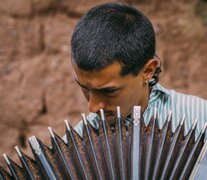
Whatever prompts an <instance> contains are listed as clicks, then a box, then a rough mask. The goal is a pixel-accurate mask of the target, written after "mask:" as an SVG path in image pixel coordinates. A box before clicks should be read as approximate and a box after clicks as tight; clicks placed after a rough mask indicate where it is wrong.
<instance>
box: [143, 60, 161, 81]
mask: <svg viewBox="0 0 207 180" xmlns="http://www.w3.org/2000/svg"><path fill="white" fill-rule="evenodd" d="M158 64H159V62H158V59H156V58H153V59H150V60H149V61H148V62H147V64H145V66H144V68H143V80H144V81H148V80H150V79H151V78H152V76H153V75H154V73H155V70H156V67H157V66H158Z"/></svg>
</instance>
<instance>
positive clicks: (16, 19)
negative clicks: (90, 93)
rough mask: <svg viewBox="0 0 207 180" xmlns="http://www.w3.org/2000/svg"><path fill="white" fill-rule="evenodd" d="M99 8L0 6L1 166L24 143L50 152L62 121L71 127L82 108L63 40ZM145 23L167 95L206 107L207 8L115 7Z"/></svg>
mask: <svg viewBox="0 0 207 180" xmlns="http://www.w3.org/2000/svg"><path fill="white" fill-rule="evenodd" d="M105 2H112V1H106V0H99V1H98V0H15V1H14V0H0V165H3V164H5V163H4V160H3V158H2V156H1V154H3V153H4V152H6V153H7V155H9V156H10V157H11V158H12V159H15V160H16V161H18V160H17V159H18V158H17V156H16V153H15V150H14V146H15V145H18V146H19V147H20V148H21V149H22V150H23V151H24V152H26V153H27V154H29V155H30V151H29V150H28V149H29V148H28V143H27V139H28V137H30V136H32V135H36V136H37V137H39V138H40V139H41V140H42V141H43V142H44V143H45V144H47V145H49V144H50V137H49V132H48V130H47V127H48V126H51V127H52V128H53V129H54V130H55V132H57V133H58V134H59V135H60V136H62V135H63V134H64V133H65V126H64V119H66V118H67V119H69V120H70V122H71V123H72V125H75V124H76V123H77V122H78V120H79V119H80V115H81V113H82V112H87V103H86V101H85V99H84V98H83V96H82V94H81V91H80V89H79V88H78V86H77V85H76V83H75V82H74V80H73V77H72V68H71V64H70V39H71V34H72V32H73V29H74V26H75V24H76V23H77V21H78V19H79V18H80V17H81V16H82V15H83V14H84V13H85V12H86V11H87V10H88V9H90V8H91V7H93V6H95V5H97V4H101V3H105ZM119 2H125V3H128V4H130V5H132V6H134V7H137V8H139V9H140V10H141V11H143V12H144V14H145V15H147V16H148V17H149V18H150V19H151V21H152V23H153V26H154V29H155V31H156V36H157V53H158V55H159V56H160V58H161V61H162V70H163V72H162V73H161V76H160V82H161V84H162V85H164V86H165V87H167V88H173V89H175V90H177V91H180V92H184V93H190V94H193V95H197V96H200V97H202V98H204V99H207V85H206V83H207V80H206V78H207V71H206V68H207V0H169V1H165V0H128V1H126V0H125V1H119Z"/></svg>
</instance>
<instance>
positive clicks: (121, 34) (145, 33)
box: [71, 3, 155, 75]
mask: <svg viewBox="0 0 207 180" xmlns="http://www.w3.org/2000/svg"><path fill="white" fill-rule="evenodd" d="M71 48H72V59H73V61H74V62H75V63H76V64H77V66H78V68H80V69H82V70H88V71H91V70H97V71H98V70H101V69H103V68H104V67H106V66H108V65H110V64H112V63H113V62H115V61H118V62H119V63H120V64H121V65H122V71H121V75H126V74H129V73H132V74H133V75H137V74H138V73H139V71H140V70H141V69H142V68H143V67H144V65H145V64H146V63H147V62H148V60H149V59H151V58H153V57H154V55H155V32H154V30H153V26H152V23H151V22H150V21H149V19H148V18H147V17H146V16H145V15H144V14H143V13H142V12H141V11H139V10H137V9H135V8H133V7H130V6H127V5H124V4H120V3H107V4H103V5H99V6H96V7H94V8H92V9H91V10H89V11H88V12H87V13H86V14H85V15H84V16H83V17H82V18H81V19H80V21H79V22H78V23H77V25H76V27H75V30H74V33H73V35H72V39H71Z"/></svg>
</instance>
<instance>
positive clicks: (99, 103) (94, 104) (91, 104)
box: [88, 92, 105, 113]
mask: <svg viewBox="0 0 207 180" xmlns="http://www.w3.org/2000/svg"><path fill="white" fill-rule="evenodd" d="M104 107H105V102H104V100H103V98H101V95H99V94H98V93H95V92H90V96H89V101H88V108H89V111H90V112H93V113H96V112H98V111H99V110H100V109H104Z"/></svg>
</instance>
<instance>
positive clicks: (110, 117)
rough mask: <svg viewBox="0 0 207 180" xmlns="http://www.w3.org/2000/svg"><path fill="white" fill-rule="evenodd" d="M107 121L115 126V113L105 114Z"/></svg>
mask: <svg viewBox="0 0 207 180" xmlns="http://www.w3.org/2000/svg"><path fill="white" fill-rule="evenodd" d="M105 119H106V122H107V123H108V124H109V125H110V126H113V125H115V124H116V120H117V119H116V116H115V115H105Z"/></svg>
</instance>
